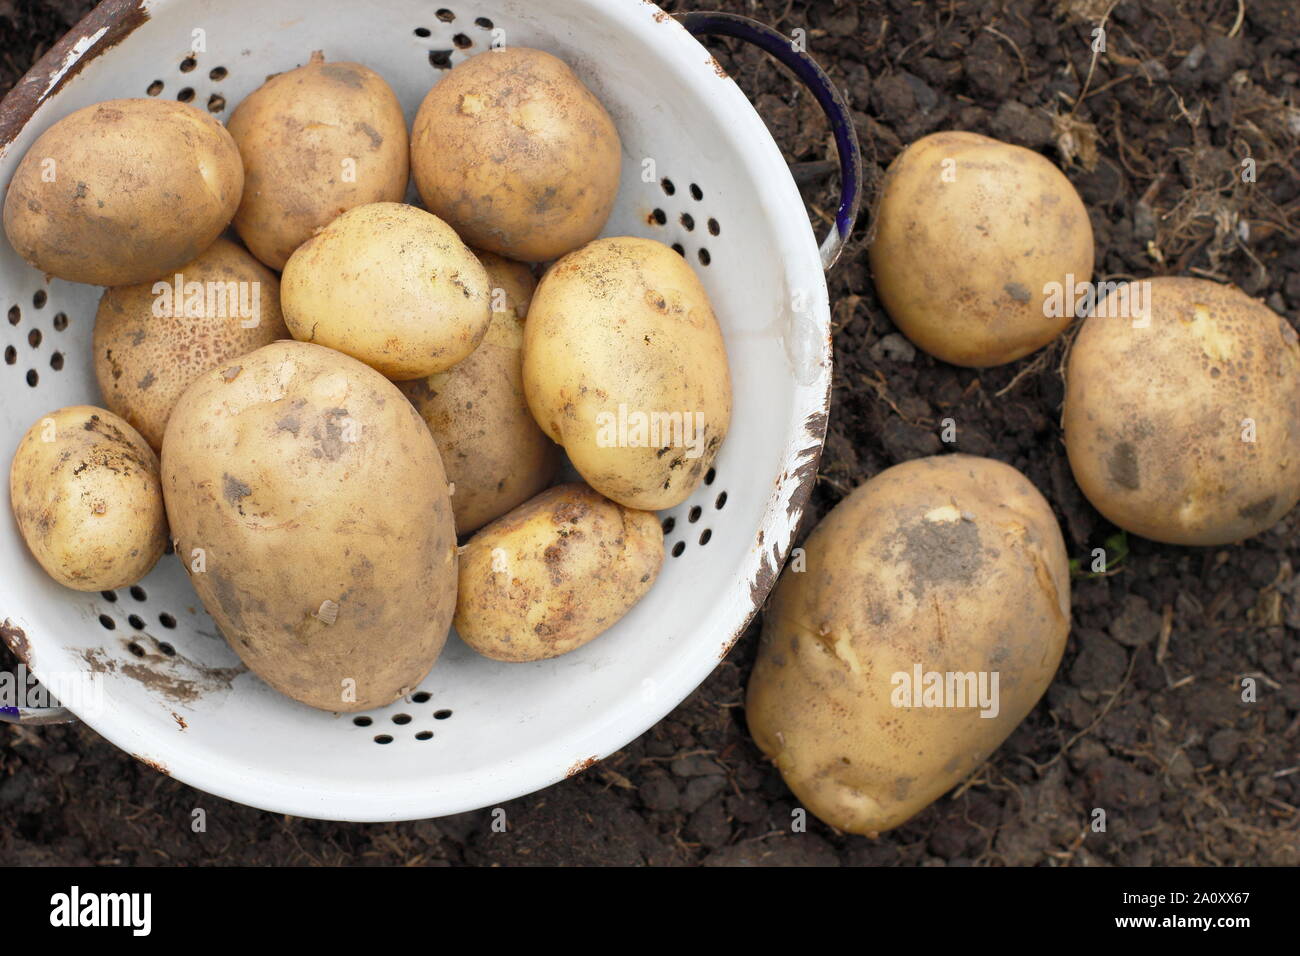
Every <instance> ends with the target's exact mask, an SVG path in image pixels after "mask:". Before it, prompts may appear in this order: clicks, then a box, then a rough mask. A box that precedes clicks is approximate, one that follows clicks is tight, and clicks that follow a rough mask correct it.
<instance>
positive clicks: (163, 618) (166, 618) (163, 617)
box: [158, 611, 176, 630]
mask: <svg viewBox="0 0 1300 956" xmlns="http://www.w3.org/2000/svg"><path fill="white" fill-rule="evenodd" d="M158 623H159V624H161V625H162V626H163V627H165V628H168V629H169V630H170V629H171V628H174V627H175V626H176V618H174V617H172V616H171V615H170V614H168V613H167V612H166V611H163V613H161V614H159V615H158Z"/></svg>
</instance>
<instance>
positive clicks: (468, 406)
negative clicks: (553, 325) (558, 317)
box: [398, 250, 560, 535]
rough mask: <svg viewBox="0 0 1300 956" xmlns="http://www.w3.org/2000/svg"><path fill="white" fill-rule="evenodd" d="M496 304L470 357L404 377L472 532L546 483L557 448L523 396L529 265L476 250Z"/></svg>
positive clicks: (464, 530) (463, 529) (459, 528)
mask: <svg viewBox="0 0 1300 956" xmlns="http://www.w3.org/2000/svg"><path fill="white" fill-rule="evenodd" d="M475 255H477V256H478V259H479V261H480V262H482V263H483V266H484V268H485V269H487V274H488V284H489V286H490V287H491V289H492V299H493V301H494V303H496V302H498V301H499V303H500V305H501V307H502V308H501V310H500V311H493V313H492V324H491V325H490V326H488V331H487V335H486V336H484V338H483V341H482V342H480V343H479V347H478V348H476V349H475V350H474V352H473V353H472V354H471V355H470V357H469V358H467V359H465V360H464V361H463V362H461V363H459V364H458V365H455V366H453V367H452V368H450V369H448V370H447V371H446V372H439V373H438V374H436V375H430V376H429V377H428V378H420V379H414V380H412V381H409V382H402V383H401V384H400V385H399V386H398V387H399V388H401V390H402V394H403V395H405V396H406V397H407V398H409V399H410V400H411V404H412V405H414V406H415V408H416V411H418V412H419V413H420V417H422V418H423V419H424V421H425V424H427V425H428V426H429V431H431V432H432V433H433V438H434V441H436V442H437V443H438V451H439V452H440V453H441V454H442V464H443V467H445V468H446V469H447V479H448V481H450V482H451V485H452V487H453V488H454V489H455V490H454V493H453V494H452V496H451V507H452V510H453V511H454V512H455V515H456V533H457V534H461V535H464V534H468V533H469V532H471V531H477V530H478V529H479V528H481V527H483V525H485V524H487V523H488V522H489V521H492V520H493V519H495V518H499V517H501V516H502V515H503V514H505V513H506V512H507V511H509V510H510V509H511V508H513V507H515V506H516V505H520V504H523V503H524V502H525V501H527V500H528V499H529V498H531V497H533V495H535V494H537V493H538V492H539V491H541V490H542V489H543V488H545V487H546V486H547V485H549V484H550V483H551V480H552V479H553V478H554V477H555V472H556V469H557V468H558V467H559V463H560V455H559V449H558V448H557V447H556V446H555V444H554V443H553V442H552V441H551V440H550V439H549V438H547V437H546V435H545V434H544V433H543V432H542V430H541V429H540V428H538V427H537V422H535V421H533V416H532V413H530V412H529V411H528V401H527V400H526V399H525V398H524V383H523V347H524V318H525V316H527V315H528V303H529V302H530V301H531V300H532V297H533V288H534V286H535V285H536V283H535V282H534V281H533V274H532V272H531V271H530V270H529V268H528V266H526V265H524V264H523V263H519V262H511V261H510V260H509V259H503V258H501V257H500V256H497V255H493V254H492V253H490V252H481V251H478V250H475Z"/></svg>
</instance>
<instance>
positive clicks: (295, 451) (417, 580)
mask: <svg viewBox="0 0 1300 956" xmlns="http://www.w3.org/2000/svg"><path fill="white" fill-rule="evenodd" d="M162 473H163V494H164V497H165V499H166V503H167V513H168V515H169V516H170V518H171V522H172V534H173V537H174V539H175V541H176V549H177V554H178V555H179V556H180V558H181V560H182V561H183V562H184V563H185V565H186V568H187V569H188V571H189V573H190V581H191V583H192V584H193V585H194V589H195V590H196V591H197V592H198V594H199V597H200V598H201V599H202V601H203V606H204V607H205V608H207V610H208V613H210V614H211V615H212V617H213V619H214V620H215V621H216V622H217V624H218V626H219V627H220V628H221V632H222V633H223V634H224V635H225V636H226V639H227V641H229V643H230V645H231V647H233V648H234V649H235V651H236V652H237V653H238V654H239V656H240V657H241V658H242V659H243V660H244V662H245V663H246V664H247V665H248V666H249V668H251V669H252V670H253V671H254V672H255V673H256V674H257V675H258V676H260V677H261V678H262V679H263V680H265V681H266V682H267V683H268V684H270V685H271V686H272V687H273V688H275V689H276V690H278V691H280V692H281V693H283V694H287V695H288V696H290V697H292V698H294V699H295V700H299V701H301V702H303V703H305V704H309V705H310V706H312V707H317V708H320V709H322V710H331V711H356V710H367V709H370V708H373V707H381V706H384V705H385V704H389V703H391V702H392V701H394V700H396V699H397V698H398V697H401V696H402V695H403V694H406V693H409V692H410V690H411V689H412V688H413V687H415V686H416V685H417V684H418V683H419V682H420V681H421V680H423V679H424V676H425V675H426V674H427V673H428V672H429V669H430V668H431V667H432V666H433V663H434V661H435V660H437V658H438V655H439V653H440V652H441V651H442V647H443V645H444V643H445V641H446V637H447V631H448V626H449V624H450V622H451V617H452V614H453V613H454V610H455V604H456V534H455V528H454V526H453V524H452V516H451V503H450V501H449V499H448V496H447V485H446V480H445V478H444V476H443V471H442V463H441V461H440V460H439V458H438V450H437V448H436V447H435V446H434V443H433V438H432V437H431V436H430V435H429V430H428V429H427V428H426V427H425V426H424V422H423V421H421V420H420V416H419V415H418V414H416V412H415V410H414V409H413V408H412V407H411V405H410V403H409V402H407V401H406V399H405V398H403V397H402V394H401V393H400V392H399V391H398V390H397V388H396V386H394V385H393V384H392V383H391V382H388V381H387V380H385V379H384V378H383V377H382V376H380V375H379V374H378V373H377V372H375V371H373V370H372V369H369V368H367V367H366V366H364V365H362V364H361V363H360V362H357V361H355V360H353V359H350V358H348V357H347V356H345V355H340V354H339V353H337V352H333V351H330V350H329V349H324V348H321V347H320V346H316V345H309V344H305V343H301V342H292V341H286V342H275V343H273V344H271V345H267V346H264V347H263V348H261V349H258V350H257V351H256V352H253V353H251V354H249V355H245V356H242V357H240V358H239V359H237V360H236V361H235V362H234V363H233V364H229V365H223V366H221V367H219V368H217V369H214V370H213V371H211V372H206V373H204V374H203V375H201V376H200V377H199V378H198V380H197V381H196V382H195V383H194V384H193V385H192V386H190V388H189V389H188V390H187V391H186V392H185V394H184V395H183V396H182V397H181V400H180V402H179V403H178V404H177V406H176V409H175V410H174V411H173V413H172V417H171V420H170V421H169V422H168V423H167V434H166V437H165V438H164V440H163V452H162ZM196 549H197V550H196ZM196 561H198V562H201V567H200V565H196Z"/></svg>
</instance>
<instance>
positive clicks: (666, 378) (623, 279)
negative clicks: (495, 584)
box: [524, 237, 731, 511]
mask: <svg viewBox="0 0 1300 956" xmlns="http://www.w3.org/2000/svg"><path fill="white" fill-rule="evenodd" d="M524 391H525V393H526V394H527V396H528V405H529V407H530V408H531V409H532V412H533V417H534V418H535V419H537V423H538V424H539V425H541V426H542V430H543V431H544V432H546V434H547V435H549V436H550V437H551V438H552V440H554V441H555V442H557V443H558V444H560V445H562V446H564V449H565V451H567V452H568V454H569V459H570V460H571V461H572V462H573V465H574V467H575V468H577V469H578V472H579V473H580V474H581V475H582V477H583V478H584V479H585V480H586V481H587V483H588V484H589V485H591V486H592V487H593V488H595V489H596V490H597V491H599V492H600V493H601V494H603V495H605V496H606V497H607V498H611V499H613V500H614V501H617V502H618V503H619V504H622V505H626V506H627V507H629V508H641V509H644V510H647V511H654V510H658V509H661V508H671V507H672V506H674V505H677V504H680V503H681V502H683V501H685V500H686V499H687V498H688V497H689V496H690V494H691V492H692V491H694V490H695V488H696V487H697V486H698V485H699V483H700V481H701V479H703V477H704V475H705V473H706V472H707V471H708V470H709V466H710V465H711V464H712V463H713V460H714V458H715V456H716V455H717V453H718V449H719V447H720V446H721V445H722V441H723V439H724V438H726V436H727V429H728V427H729V426H730V424H731V374H730V371H729V369H728V366H727V352H726V346H725V344H724V342H723V340H722V331H721V329H719V327H718V321H717V318H716V317H715V316H714V314H713V307H712V306H711V305H710V304H709V297H708V295H707V294H706V293H705V291H704V287H703V286H702V285H701V284H700V280H699V278H698V277H697V276H696V275H695V273H694V272H693V271H692V270H691V267H690V266H689V265H688V264H687V263H686V262H685V261H684V260H683V259H682V257H681V256H679V255H678V254H677V253H675V252H673V250H672V249H670V248H668V247H667V246H665V245H663V244H662V243H659V242H655V241H653V240H651V239H636V238H631V237H624V238H614V239H598V240H596V241H595V242H592V243H589V244H588V245H586V246H584V247H583V248H581V249H579V250H578V251H576V252H572V253H570V254H569V255H567V256H565V257H564V258H563V259H561V260H560V261H559V262H557V263H555V265H553V266H552V267H551V268H550V269H549V270H547V273H546V275H544V276H543V277H542V281H541V284H540V285H539V286H538V287H537V293H536V294H535V295H534V296H533V304H532V305H531V306H530V307H529V309H528V321H527V322H526V323H525V324H524Z"/></svg>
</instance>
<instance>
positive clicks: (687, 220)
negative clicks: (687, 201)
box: [681, 212, 695, 232]
mask: <svg viewBox="0 0 1300 956" xmlns="http://www.w3.org/2000/svg"><path fill="white" fill-rule="evenodd" d="M681 223H682V227H683V228H684V229H685V230H686V231H687V232H694V231H695V217H694V216H692V215H691V214H690V213H689V212H684V213H682V218H681Z"/></svg>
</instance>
